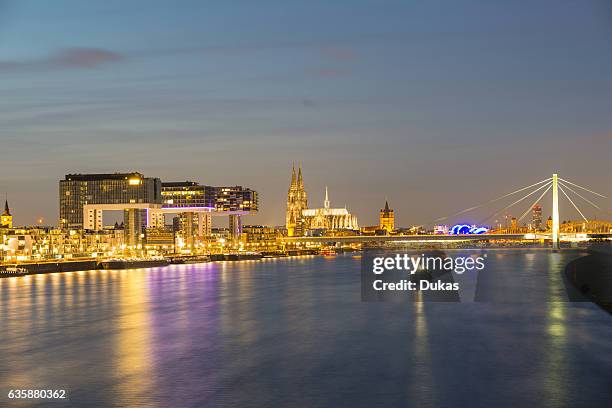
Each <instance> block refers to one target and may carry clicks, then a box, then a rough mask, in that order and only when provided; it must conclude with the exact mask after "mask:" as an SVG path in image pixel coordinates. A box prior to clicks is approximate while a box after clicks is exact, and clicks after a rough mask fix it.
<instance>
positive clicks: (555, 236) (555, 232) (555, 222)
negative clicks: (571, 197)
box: [552, 174, 559, 251]
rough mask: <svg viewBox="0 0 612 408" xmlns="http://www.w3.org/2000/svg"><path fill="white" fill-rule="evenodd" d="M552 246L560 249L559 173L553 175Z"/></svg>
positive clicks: (554, 248)
mask: <svg viewBox="0 0 612 408" xmlns="http://www.w3.org/2000/svg"><path fill="white" fill-rule="evenodd" d="M552 197H553V202H552V248H553V250H555V251H556V250H558V249H559V180H558V176H557V174H553V176H552Z"/></svg>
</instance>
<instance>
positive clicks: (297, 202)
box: [285, 166, 308, 237]
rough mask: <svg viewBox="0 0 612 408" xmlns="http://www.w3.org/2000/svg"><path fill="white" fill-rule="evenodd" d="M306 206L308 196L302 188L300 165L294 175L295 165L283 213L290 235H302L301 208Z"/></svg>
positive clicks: (302, 180)
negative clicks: (285, 208)
mask: <svg viewBox="0 0 612 408" xmlns="http://www.w3.org/2000/svg"><path fill="white" fill-rule="evenodd" d="M307 208H308V196H307V194H306V190H305V188H304V179H303V178H302V167H301V166H300V168H299V170H298V175H297V177H296V175H295V166H294V167H293V168H292V170H291V185H290V186H289V191H288V193H287V211H286V213H285V227H286V228H287V235H288V236H290V237H294V236H302V235H304V218H303V216H302V212H303V210H305V209H307Z"/></svg>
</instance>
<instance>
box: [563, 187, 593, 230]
mask: <svg viewBox="0 0 612 408" xmlns="http://www.w3.org/2000/svg"><path fill="white" fill-rule="evenodd" d="M559 190H561V192H562V193H563V194H564V195H565V197H566V198H567V199H568V200H569V202H570V203H572V205H573V206H574V208H575V209H576V211H578V213H579V214H580V216H581V217H582V219H583V220H584V221H585V222H589V220H587V217H585V216H584V214H583V213H582V211H580V209H579V208H578V206H577V205H576V204H575V203H574V202H573V201H572V199H571V198H570V196H568V195H567V193H566V192H565V190H564V189H563V187H561V186H559Z"/></svg>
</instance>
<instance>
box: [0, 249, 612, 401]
mask: <svg viewBox="0 0 612 408" xmlns="http://www.w3.org/2000/svg"><path fill="white" fill-rule="evenodd" d="M574 256H575V255H572V254H569V253H561V254H551V253H549V252H546V251H534V252H522V251H505V252H503V253H489V257H488V263H487V267H491V268H494V269H495V272H496V274H495V275H491V276H488V275H487V276H484V277H482V279H481V278H479V283H478V284H479V285H480V288H477V292H480V297H481V298H482V299H485V300H491V299H493V300H497V299H501V300H505V301H506V302H500V303H497V302H489V303H487V302H470V303H436V302H432V303H423V302H414V303H412V302H411V303H407V304H389V303H379V304H371V303H362V302H361V301H360V276H359V268H360V261H359V259H354V258H352V257H350V256H347V257H343V256H340V257H337V258H316V257H314V258H299V259H282V260H280V259H279V260H274V261H262V262H244V263H241V262H238V263H210V264H204V265H176V266H171V267H168V268H158V269H151V270H130V271H93V272H84V273H65V274H55V275H53V274H52V275H41V276H31V277H27V278H11V279H3V280H0V319H1V321H0V323H1V324H2V327H1V329H2V330H0V344H2V347H0V361H2V365H1V366H0V390H4V389H6V388H10V387H15V386H24V385H26V386H27V385H28V384H41V385H58V386H59V385H65V386H66V387H69V389H70V396H71V401H72V403H73V405H74V406H87V407H108V406H138V405H139V404H140V405H143V406H151V407H182V406H190V407H191V406H192V407H201V406H222V407H226V406H227V407H234V406H255V407H259V406H308V407H325V406H351V407H370V406H383V405H388V406H452V405H457V404H464V405H470V404H472V405H476V406H532V405H534V404H535V403H537V404H539V405H545V406H551V407H552V406H577V405H582V406H606V403H607V402H609V399H610V397H609V390H608V389H609V384H608V382H609V376H608V374H609V373H611V372H612V357H608V356H612V344H611V343H610V342H609V341H607V339H609V338H611V337H612V318H611V317H610V316H609V315H607V314H606V313H604V312H602V311H601V310H600V309H598V308H597V307H594V306H591V305H589V304H580V305H579V306H578V307H576V305H574V304H571V303H566V302H564V301H563V300H564V299H563V296H564V290H563V281H562V278H561V270H562V269H563V267H564V266H565V264H566V263H567V262H568V261H569V260H570V259H572V257H574ZM493 276H494V277H495V279H492V278H493ZM485 289H486V291H485ZM493 295H494V296H493ZM525 298H527V299H528V300H530V301H531V300H536V301H535V302H525V301H523V302H518V303H517V302H516V300H517V299H518V300H519V301H520V300H524V299H525ZM591 373H598V375H593V374H591ZM602 374H603V375H602ZM0 405H1V403H0Z"/></svg>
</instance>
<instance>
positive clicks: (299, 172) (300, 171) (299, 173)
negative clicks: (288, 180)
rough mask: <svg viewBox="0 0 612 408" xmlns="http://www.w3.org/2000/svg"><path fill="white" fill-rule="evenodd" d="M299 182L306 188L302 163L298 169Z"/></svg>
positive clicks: (300, 186)
mask: <svg viewBox="0 0 612 408" xmlns="http://www.w3.org/2000/svg"><path fill="white" fill-rule="evenodd" d="M297 183H298V187H299V188H301V189H303V188H304V179H303V178H302V163H300V167H299V170H298V179H297Z"/></svg>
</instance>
